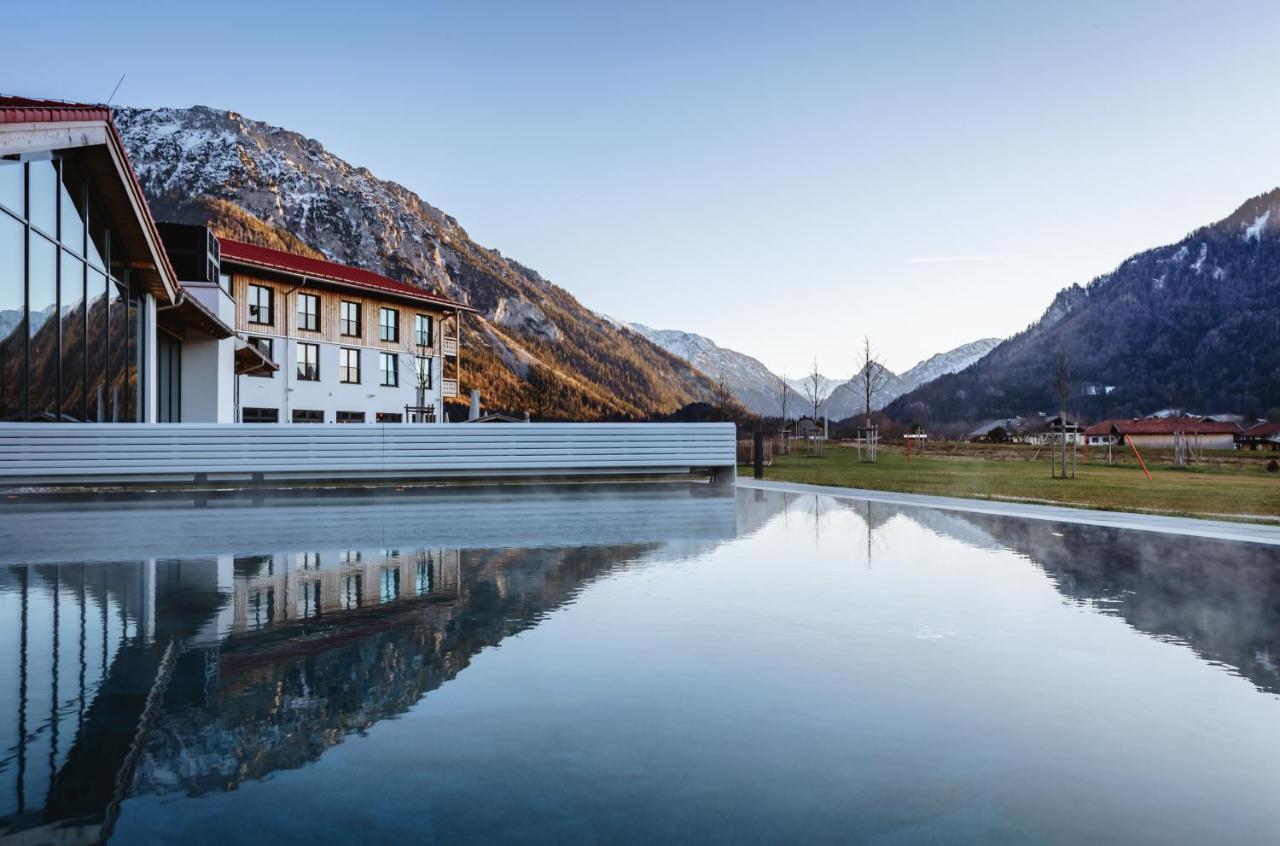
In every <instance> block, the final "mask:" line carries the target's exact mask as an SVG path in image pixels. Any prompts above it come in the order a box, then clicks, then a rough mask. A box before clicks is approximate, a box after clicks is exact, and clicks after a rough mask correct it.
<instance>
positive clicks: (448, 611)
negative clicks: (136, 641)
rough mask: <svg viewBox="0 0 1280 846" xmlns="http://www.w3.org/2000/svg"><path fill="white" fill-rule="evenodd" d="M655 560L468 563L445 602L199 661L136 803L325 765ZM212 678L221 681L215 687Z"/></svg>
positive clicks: (582, 553)
mask: <svg viewBox="0 0 1280 846" xmlns="http://www.w3.org/2000/svg"><path fill="white" fill-rule="evenodd" d="M649 549H650V547H646V546H642V545H635V546H618V547H586V548H581V549H567V550H558V549H532V550H502V551H487V550H471V551H466V552H463V553H462V556H461V563H460V567H459V573H460V578H459V580H458V583H457V584H456V585H451V586H449V588H448V589H446V590H443V591H433V592H431V593H430V594H427V595H424V596H422V597H417V598H413V599H409V600H406V601H404V602H403V603H401V604H400V605H399V606H398V607H395V608H391V609H384V608H381V607H373V608H368V609H358V610H353V611H351V612H349V613H340V614H338V615H336V616H334V617H329V618H327V619H326V617H325V616H323V615H322V616H321V617H319V618H318V620H316V621H301V622H294V623H287V624H284V625H281V626H279V627H271V628H268V629H265V630H263V631H260V632H250V633H246V634H241V635H233V636H232V637H230V638H229V639H227V640H226V641H225V642H223V643H222V644H221V646H220V647H217V648H209V649H197V650H192V651H191V652H188V653H187V654H185V655H184V656H183V657H182V659H181V661H180V662H179V666H178V671H177V673H175V681H174V683H172V684H171V686H170V694H169V696H168V697H166V700H165V708H164V711H163V713H162V715H161V716H160V718H159V719H158V720H157V721H156V723H155V725H154V726H153V728H152V730H151V731H150V732H149V733H148V736H147V743H146V749H145V753H144V754H143V756H142V759H141V762H140V765H139V767H138V774H137V780H136V781H135V783H134V791H133V792H134V793H135V794H136V793H164V792H171V791H179V792H182V793H187V794H200V793H204V792H208V791H216V790H229V789H234V788H235V786H236V785H237V784H239V783H240V782H242V781H244V780H247V779H256V778H261V777H263V776H266V775H268V774H269V773H271V772H273V771H276V770H282V769H291V768H296V767H300V766H302V765H304V764H306V763H308V762H311V761H314V760H317V759H318V758H319V757H320V756H321V755H322V754H323V753H324V751H325V750H327V749H328V748H330V747H331V746H334V745H335V744H338V743H341V742H342V739H343V738H344V737H345V736H346V735H347V734H349V733H351V732H354V731H361V730H363V729H367V728H368V727H369V726H371V725H373V724H374V723H376V722H378V721H379V720H383V719H387V718H389V717H394V716H396V715H398V714H401V713H403V712H404V711H406V710H408V709H409V708H410V707H412V706H413V705H414V703H416V702H417V701H418V700H419V699H421V698H422V697H423V696H424V695H425V694H426V693H428V692H429V691H431V690H434V689H436V688H437V687H439V686H440V685H442V684H444V683H445V682H447V681H448V680H450V679H451V678H453V677H454V676H455V675H457V674H458V673H459V672H460V671H461V670H463V669H464V668H465V667H466V666H467V665H468V664H469V662H470V660H471V658H472V656H473V655H475V654H476V653H478V652H479V651H480V650H481V649H483V648H485V647H487V646H494V645H497V644H499V643H501V642H502V641H503V640H504V639H505V638H507V637H509V636H511V635H513V634H516V633H518V632H520V631H523V630H525V629H528V628H530V627H532V626H534V625H536V624H537V623H538V621H539V620H541V619H542V618H543V617H545V616H546V614H547V613H548V612H550V611H552V610H554V609H555V608H556V607H558V606H560V605H562V604H564V603H565V602H567V601H570V600H572V598H573V596H574V595H575V594H576V593H577V592H578V591H579V590H581V588H582V587H583V586H584V585H585V584H587V583H588V582H590V581H592V580H594V579H596V578H598V577H600V576H601V575H604V574H605V573H607V572H609V571H610V570H612V569H614V568H616V567H618V566H620V565H622V564H623V563H624V562H626V561H628V560H632V559H634V558H636V557H638V556H641V555H643V554H644V553H645V552H647V551H648V550H649ZM210 673H215V674H216V677H217V681H216V683H212V684H208V685H205V684H204V681H205V679H206V678H208V676H209V674H210ZM246 750H253V752H252V754H251V755H246V754H245V752H246Z"/></svg>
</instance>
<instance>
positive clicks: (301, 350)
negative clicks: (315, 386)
mask: <svg viewBox="0 0 1280 846" xmlns="http://www.w3.org/2000/svg"><path fill="white" fill-rule="evenodd" d="M298 379H299V380H300V381H303V382H319V381H320V345H319V344H306V343H299V344H298Z"/></svg>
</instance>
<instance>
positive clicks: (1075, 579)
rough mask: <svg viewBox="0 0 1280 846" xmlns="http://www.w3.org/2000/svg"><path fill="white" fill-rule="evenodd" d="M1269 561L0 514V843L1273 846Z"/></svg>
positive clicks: (556, 499) (733, 526)
mask: <svg viewBox="0 0 1280 846" xmlns="http://www.w3.org/2000/svg"><path fill="white" fill-rule="evenodd" d="M1278 791H1280V552H1278V551H1277V550H1276V548H1274V547H1266V546H1262V545H1256V544H1233V543H1227V542H1222V541H1211V540H1198V539H1195V538H1187V537H1175V536H1167V535H1159V534H1152V533H1140V532H1126V531H1120V530H1114V529H1103V528H1096V527H1089V526H1079V525H1060V524H1054V523H1047V522H1037V521H1026V520H1019V519H1014V518H1002V517H993V516H988V515H976V514H974V515H970V514H962V513H955V512H941V511H934V510H930V509H923V508H913V507H897V506H889V505H884V504H873V503H868V502H861V501H853V500H836V499H831V498H827V497H821V496H812V495H783V494H777V493H766V492H763V491H739V492H738V493H737V497H736V500H735V499H734V498H732V497H724V496H715V495H712V494H710V493H709V492H707V491H705V490H704V489H701V488H700V487H699V486H689V487H687V488H686V487H683V486H656V487H619V488H601V487H584V488H566V489H563V490H561V491H559V492H558V493H557V495H554V496H551V495H535V494H533V493H531V492H529V491H526V490H516V491H513V492H509V493H508V492H493V491H483V490H473V491H466V490H453V491H442V492H435V493H421V492H416V493H410V492H402V493H399V494H377V495H368V496H361V497H352V496H350V495H345V496H341V497H339V496H320V495H314V494H312V495H305V496H304V495H291V496H284V495H279V496H265V497H259V498H249V499H241V498H235V497H222V498H220V497H213V498H209V499H206V500H202V501H197V502H191V501H182V500H175V499H151V500H147V501H145V502H140V503H134V504H129V503H121V502H113V501H110V500H102V501H98V500H92V501H85V502H78V503H72V504H67V503H63V504H61V505H58V506H53V505H40V504H16V505H15V504H10V505H9V506H6V507H5V508H3V509H0V839H5V838H12V840H13V842H16V843H46V842H47V843H73V842H83V843H92V842H98V841H100V840H102V839H110V840H112V841H114V842H130V843H135V842H136V843H179V842H181V843H183V844H199V843H211V844H212V843H227V842H272V843H280V842H307V843H311V844H314V843H315V842H318V841H339V840H340V841H344V842H415V843H416V842H480V841H485V842H489V841H502V842H510V841H516V842H557V843H561V842H568V843H577V842H634V843H639V842H646V843H647V842H655V841H671V840H676V841H685V842H705V841H716V842H734V843H737V842H743V841H747V842H760V841H795V840H819V841H860V842H871V843H935V842H956V843H979V842H990V841H993V840H1008V841H1014V842H1027V841H1031V842H1046V843H1079V842H1082V841H1086V840H1087V841H1093V842H1114V843H1144V842H1147V843H1170V842H1209V841H1212V842H1233V843H1235V842H1257V843H1274V842H1276V839H1277V831H1280V822H1278V821H1277V819H1276V815H1275V810H1274V807H1275V797H1276V796H1277V795H1278Z"/></svg>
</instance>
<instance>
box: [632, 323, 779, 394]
mask: <svg viewBox="0 0 1280 846" xmlns="http://www.w3.org/2000/svg"><path fill="white" fill-rule="evenodd" d="M626 326H627V328H628V329H630V330H631V331H633V332H635V333H636V334H638V335H640V336H642V337H644V338H647V339H648V340H649V341H651V342H653V343H655V344H657V345H658V346H660V347H662V348H663V349H664V350H666V351H667V352H669V353H671V354H672V355H676V356H679V357H680V358H683V359H684V360H685V361H687V362H689V363H690V364H692V365H693V366H694V367H696V368H698V369H699V370H701V371H702V372H703V373H705V374H706V375H707V376H708V377H709V378H711V379H712V380H717V381H718V380H719V379H720V378H721V376H723V377H724V380H725V382H726V384H728V385H729V388H730V389H731V390H732V391H733V395H734V396H735V397H737V399H738V402H740V403H742V404H743V405H745V406H746V407H747V408H748V409H749V410H751V411H754V412H755V413H757V414H778V413H779V411H778V391H779V384H780V383H779V379H778V377H777V376H775V375H774V374H773V373H772V372H771V371H770V370H769V368H767V367H765V366H764V363H763V362H761V361H760V360H758V359H755V358H752V357H751V356H749V355H747V354H746V353H740V352H738V351H737V350H731V349H726V348H725V347H722V346H720V345H719V344H717V343H716V342H715V341H713V340H711V339H710V338H708V337H706V336H705V335H696V334H694V333H693V332H681V331H680V330H678V329H652V328H650V327H648V326H645V325H644V324H642V323H628V324H626Z"/></svg>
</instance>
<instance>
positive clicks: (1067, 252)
mask: <svg viewBox="0 0 1280 846" xmlns="http://www.w3.org/2000/svg"><path fill="white" fill-rule="evenodd" d="M1118 252H1121V250H1119V249H1114V250H1065V251H1063V252H1060V253H1009V254H1008V255H1002V256H936V257H932V258H909V259H904V261H906V263H907V264H934V263H938V262H950V261H1005V260H1007V259H1052V258H1061V257H1062V256H1088V255H1097V256H1101V255H1112V254H1114V253H1118Z"/></svg>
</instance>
